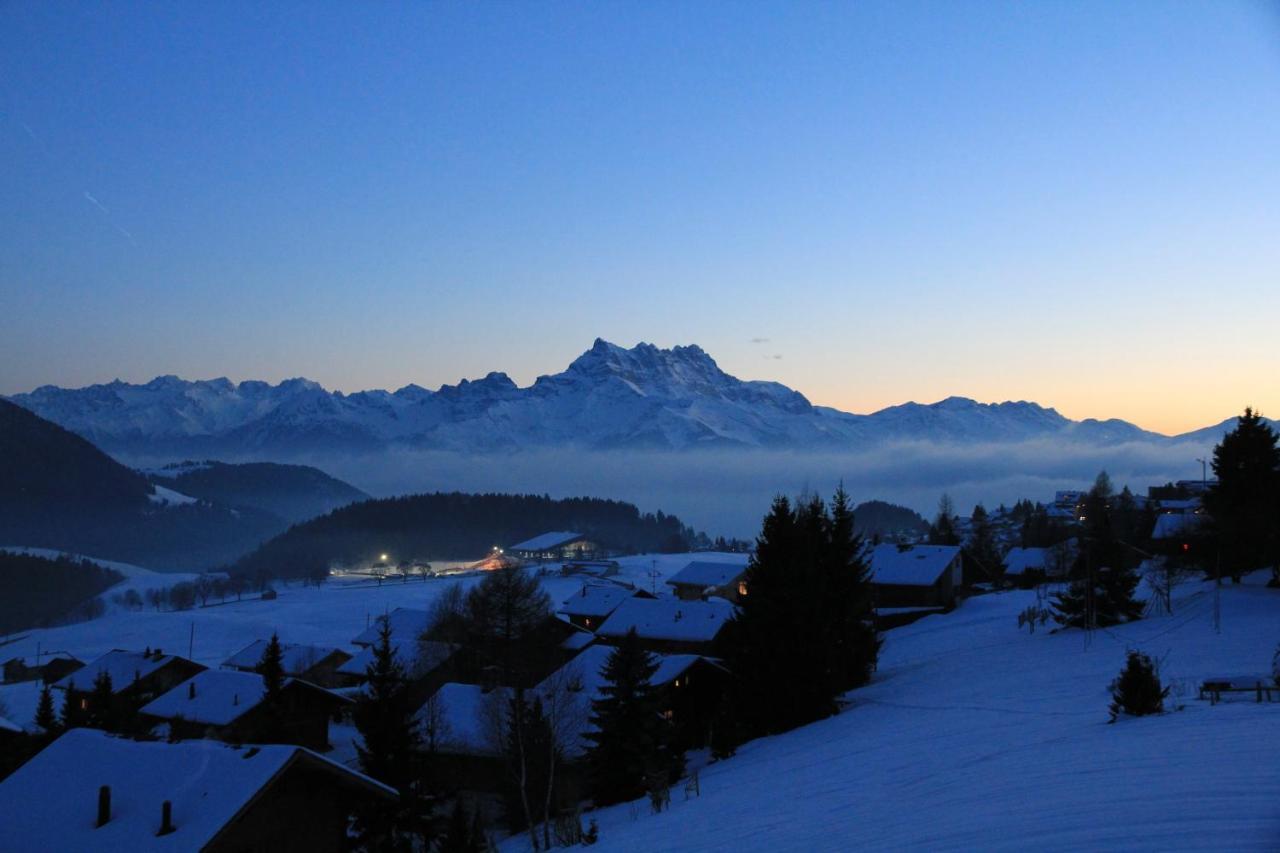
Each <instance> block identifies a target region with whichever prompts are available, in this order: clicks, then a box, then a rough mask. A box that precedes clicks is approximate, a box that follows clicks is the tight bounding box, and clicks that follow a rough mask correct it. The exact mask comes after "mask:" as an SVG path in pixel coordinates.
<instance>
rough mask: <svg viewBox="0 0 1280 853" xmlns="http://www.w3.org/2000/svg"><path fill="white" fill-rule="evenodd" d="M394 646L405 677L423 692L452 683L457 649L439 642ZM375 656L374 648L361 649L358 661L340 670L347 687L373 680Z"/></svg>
mask: <svg viewBox="0 0 1280 853" xmlns="http://www.w3.org/2000/svg"><path fill="white" fill-rule="evenodd" d="M393 644H394V645H395V647H396V658H397V660H399V661H400V663H401V665H402V666H403V667H404V671H405V674H406V675H407V676H408V677H409V678H410V679H412V680H414V681H415V682H416V683H417V685H418V688H419V689H421V690H424V691H426V692H430V691H434V690H435V689H436V688H437V687H439V686H440V685H441V684H443V683H445V682H446V681H448V680H449V677H450V675H449V673H450V671H451V669H450V667H449V663H450V662H451V661H452V660H453V657H454V655H456V654H457V653H458V650H459V649H458V647H457V646H455V645H453V644H451V643H441V642H437V641H436V640H416V641H414V642H410V643H398V642H395V641H394V640H393ZM375 656H376V653H375V650H374V649H373V648H365V649H361V650H360V652H359V653H358V654H357V655H356V656H355V657H353V658H351V659H350V660H348V661H347V662H346V663H344V664H343V665H342V666H340V667H339V668H338V672H337V676H338V678H339V679H340V680H341V682H342V683H343V684H345V685H352V686H354V685H358V684H364V683H365V682H366V681H368V680H369V676H368V672H369V667H370V666H372V665H373V662H374V658H375Z"/></svg>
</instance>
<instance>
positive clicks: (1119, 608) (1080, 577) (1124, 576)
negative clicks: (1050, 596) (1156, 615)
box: [1053, 471, 1143, 628]
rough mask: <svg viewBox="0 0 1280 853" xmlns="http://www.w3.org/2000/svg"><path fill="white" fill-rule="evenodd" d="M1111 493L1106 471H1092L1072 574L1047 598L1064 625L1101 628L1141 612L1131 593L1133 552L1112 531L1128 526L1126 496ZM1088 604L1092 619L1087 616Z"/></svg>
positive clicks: (1131, 506)
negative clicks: (1094, 476) (1093, 477)
mask: <svg viewBox="0 0 1280 853" xmlns="http://www.w3.org/2000/svg"><path fill="white" fill-rule="evenodd" d="M1127 492H1128V490H1127V489H1126V490H1125V493H1122V494H1121V496H1120V498H1119V499H1116V498H1115V495H1114V493H1113V492H1112V486H1111V478H1110V477H1109V476H1108V475H1107V472H1106V471H1102V472H1101V473H1099V474H1098V477H1097V479H1096V480H1095V481H1094V484H1093V488H1092V489H1090V490H1089V494H1088V495H1087V496H1086V497H1085V501H1084V504H1085V509H1084V515H1085V517H1084V532H1083V535H1082V536H1081V546H1082V547H1081V549H1080V555H1079V557H1078V558H1077V560H1076V566H1075V570H1074V572H1073V575H1074V579H1073V580H1072V582H1071V585H1070V586H1069V587H1068V589H1067V590H1066V591H1065V592H1062V593H1059V594H1058V595H1057V596H1056V597H1055V599H1054V602H1053V607H1054V609H1055V610H1056V611H1057V612H1056V613H1055V614H1054V618H1055V619H1056V620H1057V621H1058V622H1060V623H1061V624H1063V625H1066V626H1067V627H1074V628H1089V627H1099V628H1105V627H1107V626H1109V625H1117V624H1119V623H1121V622H1129V621H1132V620H1134V619H1137V618H1139V617H1141V616H1142V609H1143V604H1142V602H1141V601H1139V600H1138V599H1137V598H1135V597H1134V593H1135V592H1136V591H1137V588H1138V584H1139V582H1140V581H1141V578H1140V577H1139V576H1138V573H1137V571H1136V570H1135V567H1136V562H1137V559H1136V558H1137V553H1138V552H1137V551H1136V550H1135V549H1134V548H1133V546H1132V545H1131V544H1129V543H1128V542H1126V541H1124V540H1122V539H1120V538H1119V536H1117V534H1116V530H1117V528H1119V529H1125V527H1126V526H1133V522H1132V521H1131V520H1130V519H1131V518H1132V516H1133V514H1134V513H1135V512H1136V511H1137V510H1136V501H1134V500H1133V498H1132V495H1128V497H1127V499H1126V494H1127ZM1090 608H1092V611H1093V618H1092V620H1090Z"/></svg>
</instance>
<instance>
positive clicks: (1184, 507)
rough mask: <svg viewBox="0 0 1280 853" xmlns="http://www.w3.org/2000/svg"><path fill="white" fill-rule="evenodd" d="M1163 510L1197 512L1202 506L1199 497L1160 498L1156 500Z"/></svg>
mask: <svg viewBox="0 0 1280 853" xmlns="http://www.w3.org/2000/svg"><path fill="white" fill-rule="evenodd" d="M1156 503H1157V504H1158V505H1159V507H1160V511H1161V512H1195V511H1196V510H1198V509H1199V508H1200V499H1199V498H1186V499H1184V500H1172V499H1171V500H1159V501H1157V502H1156Z"/></svg>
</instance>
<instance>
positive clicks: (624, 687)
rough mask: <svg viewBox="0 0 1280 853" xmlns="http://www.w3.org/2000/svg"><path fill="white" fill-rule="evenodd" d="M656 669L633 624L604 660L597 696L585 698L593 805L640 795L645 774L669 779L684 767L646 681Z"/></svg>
mask: <svg viewBox="0 0 1280 853" xmlns="http://www.w3.org/2000/svg"><path fill="white" fill-rule="evenodd" d="M657 668H658V664H657V661H656V660H655V659H654V658H653V657H652V656H651V655H650V654H649V653H648V652H646V651H645V650H644V649H643V648H642V647H641V646H640V639H639V637H637V636H636V632H635V630H634V629H632V630H631V631H629V632H628V633H627V635H626V636H625V637H624V638H623V639H622V641H621V642H620V643H619V644H618V647H617V648H616V649H615V650H614V651H613V653H612V654H611V655H609V659H608V661H606V662H605V666H604V669H603V670H602V672H601V675H602V676H603V677H604V685H603V686H602V687H601V689H600V697H599V698H597V699H595V700H593V701H592V703H591V723H592V725H593V727H594V730H593V731H591V732H589V733H588V734H587V735H586V737H587V739H588V740H590V741H591V743H592V745H591V747H590V748H589V749H588V750H587V768H588V773H589V776H590V780H591V790H592V797H593V799H594V800H595V802H596V804H597V805H607V804H610V803H617V802H622V801H624V800H632V799H635V798H636V797H639V796H641V795H642V794H644V792H645V790H646V787H647V780H648V779H649V778H650V776H651V775H654V774H660V775H662V776H665V777H666V778H667V779H668V780H669V781H674V780H675V779H678V778H679V775H680V773H681V772H683V770H684V766H683V765H684V761H683V758H684V757H683V756H682V755H680V754H678V753H676V752H675V750H674V749H673V748H672V746H671V735H672V731H671V723H670V722H669V721H668V720H666V719H664V718H663V717H662V716H661V714H660V710H661V709H660V708H659V706H658V698H657V695H656V694H655V693H654V690H653V687H652V685H651V684H650V679H652V678H653V674H654V672H656V671H657Z"/></svg>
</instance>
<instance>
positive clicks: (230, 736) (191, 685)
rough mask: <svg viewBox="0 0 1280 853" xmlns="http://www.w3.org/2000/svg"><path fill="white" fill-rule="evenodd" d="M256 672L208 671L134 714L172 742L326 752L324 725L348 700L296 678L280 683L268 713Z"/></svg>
mask: <svg viewBox="0 0 1280 853" xmlns="http://www.w3.org/2000/svg"><path fill="white" fill-rule="evenodd" d="M266 698H267V688H266V684H265V683H264V682H263V678H262V676H261V675H259V674H258V673H256V672H239V671H236V670H229V669H209V670H205V671H204V672H201V673H199V674H197V675H195V676H193V677H192V678H189V679H187V680H186V681H184V682H183V683H181V684H179V685H177V686H176V687H174V688H173V689H172V690H170V691H169V692H168V693H165V694H164V695H163V696H160V697H158V698H156V699H154V700H152V701H151V702H149V703H147V704H146V705H144V706H143V707H142V708H141V709H140V710H139V712H138V713H140V714H142V715H143V716H144V717H148V718H150V719H152V720H154V721H156V722H162V723H168V724H169V734H170V737H173V738H180V739H183V738H213V739H214V740H221V741H226V742H227V743H292V744H297V745H298V746H305V747H307V748H309V749H314V750H326V749H328V748H329V721H330V720H331V719H332V718H333V717H334V716H336V715H337V714H338V713H340V712H341V711H342V709H343V708H344V707H346V706H349V705H350V704H351V700H350V699H347V698H346V697H344V696H339V695H338V694H337V693H333V692H331V691H329V690H325V689H324V688H323V687H317V686H316V685H314V684H310V683H309V682H306V681H302V680H301V679H297V678H286V679H285V680H284V684H283V685H282V686H281V688H280V699H279V704H278V705H277V707H275V708H269V707H268V706H267V703H266Z"/></svg>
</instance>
